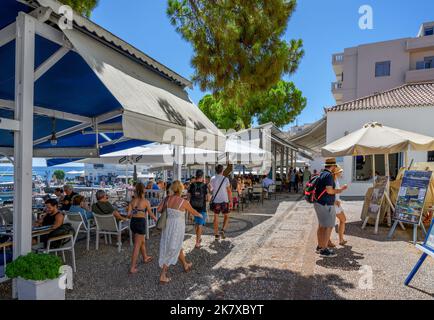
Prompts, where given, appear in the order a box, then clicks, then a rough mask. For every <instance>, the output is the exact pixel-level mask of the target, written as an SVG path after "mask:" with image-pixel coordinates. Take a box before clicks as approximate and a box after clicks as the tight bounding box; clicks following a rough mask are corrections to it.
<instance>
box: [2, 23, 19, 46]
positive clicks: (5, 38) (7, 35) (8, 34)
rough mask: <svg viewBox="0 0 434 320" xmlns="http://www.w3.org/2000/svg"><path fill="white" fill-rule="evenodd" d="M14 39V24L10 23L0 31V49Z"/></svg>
mask: <svg viewBox="0 0 434 320" xmlns="http://www.w3.org/2000/svg"><path fill="white" fill-rule="evenodd" d="M15 37H16V23H15V22H14V23H11V24H10V25H8V26H7V27H5V28H3V29H1V30H0V47H3V46H4V45H6V44H8V43H9V42H11V41H13V40H15Z"/></svg>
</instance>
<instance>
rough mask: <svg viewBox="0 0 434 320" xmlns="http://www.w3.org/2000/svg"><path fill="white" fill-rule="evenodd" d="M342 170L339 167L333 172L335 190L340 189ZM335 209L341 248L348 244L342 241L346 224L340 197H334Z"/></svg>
mask: <svg viewBox="0 0 434 320" xmlns="http://www.w3.org/2000/svg"><path fill="white" fill-rule="evenodd" d="M343 172H344V169H342V168H341V167H340V166H339V165H338V166H337V167H336V168H335V170H334V171H333V177H334V179H335V184H336V188H337V189H339V188H340V184H339V179H340V178H341V177H342V174H343ZM335 208H336V218H338V220H339V227H338V234H339V244H340V245H341V246H344V245H346V244H347V243H348V242H347V241H346V240H345V239H344V234H345V224H346V222H347V217H346V216H345V212H344V209H343V208H342V201H341V198H340V195H339V194H337V195H336V201H335Z"/></svg>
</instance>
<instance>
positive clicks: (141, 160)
mask: <svg viewBox="0 0 434 320" xmlns="http://www.w3.org/2000/svg"><path fill="white" fill-rule="evenodd" d="M181 153H182V155H183V159H182V160H183V164H185V165H188V164H205V163H209V164H215V163H226V162H227V161H229V162H230V163H240V164H252V163H255V164H256V165H258V163H261V162H263V161H265V159H266V157H267V156H270V155H269V154H268V153H267V152H266V151H264V150H262V149H260V148H257V147H255V146H254V145H252V144H249V143H248V142H245V141H240V140H235V139H228V140H227V141H226V147H225V152H217V151H210V150H204V149H197V148H182V149H181ZM76 162H78V163H91V164H147V165H153V166H156V165H157V166H172V165H173V164H174V162H175V152H174V147H173V146H171V145H166V144H162V145H158V144H157V145H148V146H142V147H135V148H131V149H127V150H122V151H118V152H113V153H110V154H106V155H102V156H101V157H99V158H88V159H84V160H79V161H76Z"/></svg>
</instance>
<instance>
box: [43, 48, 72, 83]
mask: <svg viewBox="0 0 434 320" xmlns="http://www.w3.org/2000/svg"><path fill="white" fill-rule="evenodd" d="M68 52H69V49H68V48H66V47H62V48H60V49H59V50H57V51H56V52H55V53H54V54H53V55H52V56H51V57H50V58H48V59H47V60H46V61H45V62H44V63H43V64H41V65H40V66H39V67H38V69H36V71H35V82H36V81H38V79H39V78H40V77H42V76H43V75H44V74H45V73H46V72H47V71H48V70H50V69H51V67H53V66H54V65H55V64H56V63H57V62H59V61H60V60H61V59H62V58H63V57H64V56H65V55H66V54H67V53H68Z"/></svg>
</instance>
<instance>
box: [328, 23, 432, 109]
mask: <svg viewBox="0 0 434 320" xmlns="http://www.w3.org/2000/svg"><path fill="white" fill-rule="evenodd" d="M332 64H333V69H334V72H335V75H336V82H333V83H332V93H333V96H334V98H335V100H336V103H337V104H341V103H344V102H348V101H351V100H354V99H358V98H362V97H366V96H369V95H372V94H375V93H378V92H382V91H386V90H389V89H392V88H396V87H398V86H401V85H403V84H406V83H418V82H425V81H434V22H427V23H424V24H422V26H421V27H420V30H419V33H418V34H417V36H416V37H415V38H403V39H397V40H391V41H384V42H377V43H371V44H364V45H360V46H357V47H353V48H346V49H345V50H344V52H342V53H337V54H334V55H333V57H332Z"/></svg>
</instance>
